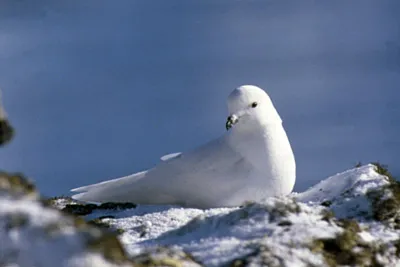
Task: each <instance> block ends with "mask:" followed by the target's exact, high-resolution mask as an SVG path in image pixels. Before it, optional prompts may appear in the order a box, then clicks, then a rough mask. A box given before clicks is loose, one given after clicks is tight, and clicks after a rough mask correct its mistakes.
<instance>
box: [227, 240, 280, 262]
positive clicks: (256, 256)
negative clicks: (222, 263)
mask: <svg viewBox="0 0 400 267" xmlns="http://www.w3.org/2000/svg"><path fill="white" fill-rule="evenodd" d="M281 262H282V259H281V258H279V257H278V256H277V255H275V254H274V253H273V252H272V251H271V250H270V249H269V247H268V246H266V245H259V246H258V247H257V248H256V249H255V250H254V252H252V253H250V254H247V255H246V256H244V257H240V258H237V259H234V260H232V261H231V262H230V263H229V264H227V266H230V267H245V266H268V267H280V266H282V264H281Z"/></svg>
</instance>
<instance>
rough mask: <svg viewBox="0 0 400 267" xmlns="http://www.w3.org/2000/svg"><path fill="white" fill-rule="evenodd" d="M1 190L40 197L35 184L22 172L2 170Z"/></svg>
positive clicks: (0, 178)
mask: <svg viewBox="0 0 400 267" xmlns="http://www.w3.org/2000/svg"><path fill="white" fill-rule="evenodd" d="M1 191H4V192H6V193H8V194H11V195H14V196H27V197H33V198H37V197H38V193H37V191H36V188H35V186H34V184H33V183H32V182H31V181H29V180H28V179H27V178H26V177H24V176H23V175H22V174H20V173H10V174H9V173H6V172H0V192H1Z"/></svg>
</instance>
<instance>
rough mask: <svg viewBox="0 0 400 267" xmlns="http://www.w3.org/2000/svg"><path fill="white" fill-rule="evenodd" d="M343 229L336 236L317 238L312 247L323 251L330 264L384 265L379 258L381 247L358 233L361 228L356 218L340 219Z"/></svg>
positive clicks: (379, 266)
mask: <svg viewBox="0 0 400 267" xmlns="http://www.w3.org/2000/svg"><path fill="white" fill-rule="evenodd" d="M337 224H338V226H341V227H342V228H343V231H342V232H341V233H339V234H338V235H336V236H335V237H334V238H324V239H316V240H314V241H313V242H312V243H311V246H310V249H311V251H313V252H314V253H322V255H323V256H324V259H325V261H326V263H327V264H328V266H332V267H333V266H342V265H345V266H360V267H367V266H373V267H383V266H382V265H381V264H380V263H379V262H378V260H377V258H378V254H379V253H380V252H381V250H382V249H381V247H380V246H378V245H374V244H366V243H365V242H363V241H362V240H361V238H360V236H359V235H358V233H359V232H360V231H361V228H360V226H359V224H358V223H357V221H355V220H347V219H343V220H339V221H337Z"/></svg>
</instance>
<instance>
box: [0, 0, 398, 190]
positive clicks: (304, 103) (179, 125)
mask: <svg viewBox="0 0 400 267" xmlns="http://www.w3.org/2000/svg"><path fill="white" fill-rule="evenodd" d="M399 12H400V2H398V1H396V0H393V1H372V0H365V1H364V0H363V1H362V0H358V1H345V0H340V1H261V0H257V1H256V0H253V1H251V0H242V1H228V0H224V1H213V0H207V1H206V0H204V1H194V0H188V1H177V0H170V1H144V0H143V1H139V0H136V1H132V0H119V1H106V0H97V1H95V0H81V1H65V0H64V1H61V0H58V1H50V0H38V1H27V0H19V1H14V0H2V1H1V2H0V86H1V88H2V90H3V95H4V101H5V105H6V108H7V111H8V113H9V116H10V119H11V121H12V122H13V124H14V126H15V127H16V129H17V131H18V133H17V137H16V139H15V140H14V142H12V143H11V144H10V145H8V146H7V147H6V148H4V149H1V150H0V168H1V169H7V170H15V171H17V170H18V171H23V172H24V173H25V174H27V175H28V176H30V177H32V178H33V179H34V180H35V181H36V183H37V184H38V186H39V188H40V189H41V191H42V192H44V193H45V194H47V195H58V194H66V193H68V190H69V189H70V188H73V187H76V186H80V185H85V184H89V183H93V182H98V181H101V180H105V179H109V178H114V177H119V176H122V175H127V174H130V173H133V172H136V171H140V170H142V169H145V168H148V167H151V166H153V165H154V164H155V163H157V162H158V161H159V157H160V156H162V155H164V154H166V153H172V152H177V151H185V150H188V149H191V148H193V147H195V146H198V145H200V144H202V143H204V142H206V141H208V140H210V139H212V138H215V137H216V136H218V135H220V134H222V133H223V132H224V131H225V130H224V123H225V118H226V116H227V111H226V106H225V101H226V97H227V95H228V94H229V93H230V91H231V90H233V89H234V88H235V87H237V86H239V85H241V84H256V85H259V86H261V87H263V88H264V89H265V90H266V91H267V92H268V93H269V94H270V95H271V97H272V98H273V100H274V102H275V104H276V106H277V108H278V111H279V112H280V114H281V116H282V117H283V120H284V124H285V127H286V129H287V132H288V135H289V137H290V140H291V143H292V145H293V149H294V152H295V155H296V159H297V164H298V180H297V184H296V188H295V189H296V190H304V189H306V188H307V187H309V186H311V185H312V184H314V183H316V182H317V181H319V180H320V179H322V178H325V177H326V176H329V175H331V174H334V173H337V172H340V171H343V170H345V169H347V168H350V167H352V166H353V165H355V164H356V163H357V162H358V161H362V162H368V161H376V160H379V161H381V162H384V163H387V164H389V166H391V169H392V171H394V172H395V173H400V167H399V166H398V164H397V162H398V158H399V156H400V150H399V147H400V142H399V139H398V136H399V132H400V127H399V125H398V118H399V115H400V108H399V105H398V99H399V96H400V90H399V86H400V17H399V16H398V14H400V13H399Z"/></svg>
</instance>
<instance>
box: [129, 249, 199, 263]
mask: <svg viewBox="0 0 400 267" xmlns="http://www.w3.org/2000/svg"><path fill="white" fill-rule="evenodd" d="M132 261H133V262H134V266H138V267H156V266H168V267H181V266H184V265H186V264H188V265H190V266H201V264H200V263H198V262H196V260H195V259H194V258H193V257H192V255H190V254H188V253H186V252H183V251H181V250H174V249H172V248H167V247H157V248H156V249H151V250H149V251H148V252H144V253H142V254H140V255H137V256H135V257H133V258H132Z"/></svg>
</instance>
